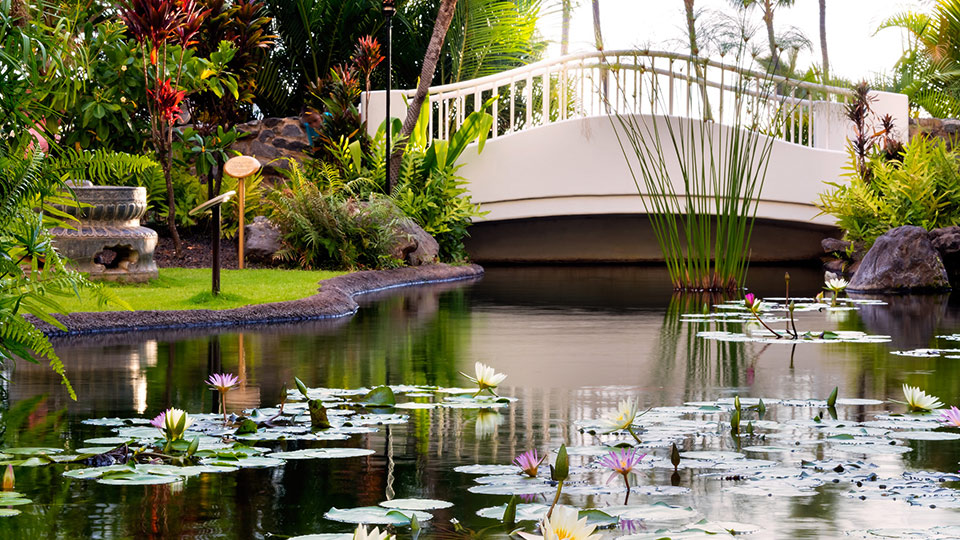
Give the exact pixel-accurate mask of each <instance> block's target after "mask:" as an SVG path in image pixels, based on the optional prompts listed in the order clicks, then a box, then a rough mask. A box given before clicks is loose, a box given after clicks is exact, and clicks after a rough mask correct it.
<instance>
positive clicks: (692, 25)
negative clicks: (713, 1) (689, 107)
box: [683, 0, 713, 120]
mask: <svg viewBox="0 0 960 540" xmlns="http://www.w3.org/2000/svg"><path fill="white" fill-rule="evenodd" d="M693 3H694V0H683V8H684V10H685V11H686V13H687V36H688V38H689V39H690V56H696V57H699V56H700V46H699V45H698V44H697V15H696V12H695V11H694V9H693ZM693 67H694V70H696V72H697V81H698V84H697V86H698V87H699V88H700V90H701V91H702V93H703V114H704V119H705V120H711V119H712V118H713V114H712V113H711V111H710V102H709V100H708V99H707V86H706V74H705V73H704V69H703V66H701V65H700V64H699V63H695V64H694V66H693Z"/></svg>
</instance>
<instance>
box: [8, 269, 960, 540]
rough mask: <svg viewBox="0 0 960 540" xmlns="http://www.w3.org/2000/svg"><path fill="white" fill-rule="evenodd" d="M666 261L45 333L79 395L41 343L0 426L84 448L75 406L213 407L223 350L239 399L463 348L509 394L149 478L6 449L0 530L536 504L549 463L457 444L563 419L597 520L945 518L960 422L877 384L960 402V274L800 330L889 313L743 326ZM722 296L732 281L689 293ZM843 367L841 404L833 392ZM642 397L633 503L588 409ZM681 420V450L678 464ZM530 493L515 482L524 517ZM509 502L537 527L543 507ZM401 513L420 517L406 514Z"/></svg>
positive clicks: (672, 523)
mask: <svg viewBox="0 0 960 540" xmlns="http://www.w3.org/2000/svg"><path fill="white" fill-rule="evenodd" d="M784 271H785V269H784V268H776V267H756V268H753V269H751V273H750V279H749V283H750V286H751V289H752V290H753V291H754V292H756V293H757V294H758V295H761V296H767V297H777V296H783V294H784V290H783V273H784ZM789 271H790V273H791V275H792V280H791V293H792V294H793V295H794V296H796V297H800V296H807V297H810V296H813V295H815V294H816V293H817V292H818V291H819V290H820V287H821V286H822V273H821V271H820V270H819V269H817V268H789ZM667 283H668V280H667V278H666V275H665V273H664V272H663V271H662V270H661V269H659V268H647V267H618V266H596V267H575V266H571V267H549V268H548V267H543V268H540V267H504V268H490V269H488V271H487V274H486V276H485V277H484V278H483V279H481V280H479V281H474V282H465V283H447V284H442V285H435V286H425V287H417V288H408V289H402V290H394V291H390V292H384V293H376V294H372V295H367V296H364V297H362V301H361V304H362V308H361V310H360V311H359V312H358V313H357V314H356V315H355V316H354V317H352V318H345V319H340V320H332V321H320V322H314V323H309V324H301V325H296V326H264V327H257V328H244V329H243V331H242V332H241V331H238V330H237V329H231V330H220V331H217V332H215V333H211V332H210V331H196V332H147V333H143V334H110V335H101V336H90V337H77V338H64V339H58V340H57V341H56V347H57V350H58V352H59V353H60V355H61V357H62V358H63V360H64V362H65V364H66V365H67V367H68V373H69V375H70V378H71V381H72V382H73V384H74V386H75V388H76V391H77V394H78V395H79V396H80V399H79V401H77V402H71V401H70V400H69V398H68V397H67V395H66V393H65V392H64V391H63V389H62V388H61V387H60V385H59V380H58V377H57V376H55V375H53V374H52V373H50V372H49V371H48V370H46V369H44V368H43V367H41V366H33V365H28V364H24V363H21V364H18V366H17V369H16V370H15V371H14V372H12V373H10V374H9V380H8V381H6V382H5V383H4V390H5V401H4V409H5V410H4V412H3V416H2V437H3V447H4V448H9V447H52V448H62V449H65V450H67V451H69V452H75V451H76V450H77V449H78V448H83V447H90V446H97V445H96V444H91V443H90V442H85V441H90V440H91V439H93V440H94V441H96V440H97V439H98V438H104V437H112V436H115V435H116V434H115V433H114V432H113V431H112V428H111V427H109V426H102V425H91V424H90V423H84V422H83V421H84V420H90V419H96V418H104V417H105V418H113V417H118V418H141V419H150V418H153V417H154V416H155V415H156V414H158V413H159V412H161V411H163V410H164V409H166V408H167V407H179V408H182V409H185V410H187V411H189V412H191V413H216V412H217V411H218V407H219V403H218V401H217V394H216V393H215V392H213V391H211V390H209V389H208V388H207V386H206V385H205V384H204V382H203V381H204V379H206V378H207V376H208V375H209V374H210V373H214V372H220V371H224V372H231V373H237V374H239V375H240V376H241V378H242V379H243V380H244V384H243V385H242V386H241V387H240V388H238V389H236V390H234V391H232V392H230V393H229V394H228V399H227V406H228V409H229V410H230V412H239V411H241V410H243V409H252V408H257V407H260V408H270V407H275V406H276V405H277V404H278V403H279V402H280V401H281V396H282V395H283V394H284V393H285V392H288V389H290V390H293V389H294V388H295V387H294V384H293V380H294V377H298V378H299V379H301V380H302V381H303V382H304V383H306V384H307V385H308V386H310V387H311V388H319V387H323V388H330V389H344V388H347V389H352V388H361V387H365V388H373V387H375V386H378V385H395V389H396V390H397V400H398V402H409V401H418V402H420V403H435V402H441V403H448V404H449V398H444V397H443V396H441V395H438V394H435V393H433V392H434V389H428V390H424V389H423V388H400V385H416V386H431V387H434V386H435V387H440V388H447V387H470V386H471V383H470V381H469V380H467V379H466V378H465V377H464V376H463V375H461V374H460V372H464V373H467V374H471V375H472V374H473V371H474V369H473V368H474V363H475V362H478V361H479V362H484V363H486V364H489V365H491V366H493V367H494V368H495V369H496V370H497V371H498V372H502V373H505V374H506V375H507V378H506V380H505V381H504V382H503V383H502V384H501V385H500V387H499V388H498V389H497V391H498V393H499V394H500V395H501V396H503V397H505V398H509V399H510V401H509V402H508V403H501V404H499V408H483V409H478V408H476V407H471V406H469V405H468V406H465V408H459V407H453V406H442V407H433V406H425V408H411V409H394V410H390V411H387V413H393V414H402V415H405V416H407V417H408V418H407V419H406V420H405V421H403V420H399V421H397V423H390V421H388V422H382V423H378V422H377V421H374V422H371V424H372V425H370V424H368V425H367V428H369V429H357V430H356V433H352V434H350V435H349V438H347V439H346V440H336V441H316V442H314V441H304V440H295V439H293V440H279V441H278V440H271V441H262V442H258V443H257V446H261V447H265V448H270V449H272V450H286V451H292V450H298V449H305V448H319V447H323V448H361V449H368V450H370V451H372V453H370V452H365V454H366V455H356V456H352V457H344V458H340V459H289V460H287V461H285V462H282V464H281V465H280V466H273V467H263V468H241V469H239V470H236V471H233V472H222V473H204V474H199V475H195V476H190V477H189V478H186V479H185V480H182V481H177V482H174V483H168V484H162V485H106V484H102V483H98V482H96V481H95V480H84V479H79V478H70V477H65V476H64V475H63V472H64V471H65V470H66V469H67V467H66V466H64V465H47V466H38V467H27V466H18V467H16V468H15V473H16V491H17V492H19V493H22V494H23V496H24V497H25V498H28V499H30V500H31V501H32V502H30V503H29V504H22V505H19V506H15V507H10V508H15V509H16V510H19V511H20V514H19V515H15V516H12V517H0V537H3V538H130V537H144V538H165V537H171V538H222V537H226V538H266V537H276V538H284V537H288V536H296V535H305V534H319V533H349V532H351V531H352V530H353V528H354V525H351V524H349V523H343V522H340V521H335V520H332V519H327V518H325V517H324V516H325V514H326V513H327V512H328V511H330V510H331V509H332V508H337V509H350V508H356V507H366V506H376V505H378V504H379V503H381V502H384V501H387V500H392V499H407V498H417V499H437V500H441V501H448V502H449V503H452V506H449V505H441V506H448V507H447V508H440V509H431V510H427V512H428V513H429V514H432V519H429V520H426V519H423V520H421V525H422V526H423V530H422V534H421V536H422V537H424V538H429V537H435V538H436V537H441V536H443V537H451V536H464V535H466V534H467V533H468V531H467V530H465V529H470V530H473V531H475V532H477V533H478V534H487V533H490V534H492V533H494V532H498V533H502V531H503V529H502V528H496V527H495V526H496V525H497V524H498V521H497V520H496V519H492V518H490V517H484V516H490V515H498V513H499V510H497V509H496V508H494V507H498V506H501V505H504V504H506V503H507V501H508V500H509V499H510V496H511V495H510V494H511V493H516V494H519V495H521V497H520V498H521V499H522V500H521V502H522V503H523V504H524V505H536V504H540V505H544V504H545V505H549V504H550V502H551V500H552V498H553V492H554V487H553V486H552V485H551V484H550V483H549V481H548V480H547V479H546V478H541V479H537V480H530V481H525V483H523V484H522V485H521V480H522V479H521V478H520V477H519V476H517V475H516V474H515V472H514V470H513V469H510V468H506V467H501V468H470V467H468V466H471V465H510V463H511V461H512V460H513V459H514V457H515V456H517V455H518V454H520V453H521V452H524V451H526V450H530V449H536V450H538V451H539V452H540V454H544V453H547V455H548V457H547V462H552V461H553V460H554V458H555V456H556V453H555V451H556V450H557V449H558V448H559V447H560V445H561V444H562V443H565V444H566V445H567V447H569V450H570V465H571V473H572V474H571V480H570V482H569V483H568V485H567V487H566V488H565V490H564V493H563V494H562V496H561V499H560V503H561V504H563V505H568V506H573V507H578V508H599V509H601V510H603V509H607V511H608V514H610V515H612V516H614V521H615V522H616V523H615V524H614V525H613V526H610V527H608V528H604V529H603V530H602V531H601V532H602V533H603V534H604V535H607V536H608V537H610V538H613V537H618V536H623V535H628V534H629V535H633V537H635V538H646V537H650V538H656V537H661V536H672V537H676V538H681V537H682V538H688V537H690V538H693V537H698V535H700V536H704V533H702V532H698V530H712V531H720V532H723V530H724V529H730V530H733V531H737V532H744V533H745V532H754V533H755V534H753V535H752V536H748V538H750V537H753V538H824V537H838V536H843V535H844V534H846V533H849V534H850V535H851V536H852V537H876V535H881V534H886V535H892V536H893V537H898V535H900V536H902V537H907V536H904V535H907V534H914V533H916V534H918V535H919V537H937V536H935V535H937V534H939V535H940V536H939V537H943V538H948V537H960V476H954V475H955V474H956V473H957V469H958V460H960V440H952V439H953V438H957V436H956V432H955V431H951V430H950V429H945V428H938V425H937V423H936V422H934V421H933V420H932V419H933V418H935V417H936V416H935V415H926V416H920V415H904V413H905V412H906V408H905V406H903V405H901V404H898V403H894V402H891V401H890V400H902V399H903V394H902V391H901V386H902V384H903V383H909V384H910V385H913V386H919V387H920V388H922V389H924V390H925V391H927V392H928V393H930V394H933V395H935V396H938V397H940V398H941V399H942V400H943V401H944V403H946V404H947V405H952V404H957V403H958V402H960V358H958V357H957V356H958V355H960V350H957V349H960V341H958V337H957V335H958V334H960V305H958V304H957V303H956V300H957V299H956V298H955V299H954V301H951V299H950V298H949V297H947V296H943V295H941V296H907V297H890V298H884V299H883V300H884V302H862V303H857V304H850V306H851V307H852V308H854V309H826V308H823V307H822V306H820V308H819V309H809V310H800V309H798V311H797V313H796V319H797V323H796V324H797V326H798V328H799V329H800V330H801V332H802V331H805V330H812V331H816V332H818V333H819V332H823V331H826V330H839V331H841V333H840V335H841V336H846V335H848V334H845V333H844V332H862V333H863V335H865V336H869V337H872V338H878V337H879V336H888V338H878V339H875V340H860V341H864V342H843V340H827V342H825V343H818V342H813V340H801V341H800V342H792V343H786V341H787V340H766V341H762V342H755V341H741V340H738V339H736V337H734V338H733V339H732V340H731V338H730V336H729V335H726V334H724V335H719V334H717V333H716V332H717V331H728V332H732V333H734V334H736V333H739V332H742V331H743V329H744V327H745V325H744V324H743V323H742V322H737V321H732V322H731V321H730V320H726V322H724V320H725V319H723V317H726V316H727V315H724V314H727V313H730V312H731V311H732V312H736V313H740V312H739V311H737V310H734V309H732V308H731V306H732V304H730V303H727V304H724V299H721V298H710V297H704V296H688V297H674V296H671V294H670V291H669V290H667V286H666V284H667ZM358 300H360V299H358ZM711 305H718V306H721V307H720V308H709V309H708V311H710V312H711V313H713V315H711V316H710V317H702V316H700V317H697V314H702V313H703V312H704V306H711ZM741 305H742V302H741ZM842 305H847V304H846V303H843V304H842ZM736 313H735V314H736ZM684 314H693V315H694V316H692V317H691V316H683V315H684ZM737 316H739V315H737ZM782 316H783V313H779V314H777V313H773V314H772V317H774V318H772V319H771V322H770V324H771V325H772V326H774V328H775V329H780V328H785V326H786V324H787V323H786V322H785V321H784V320H783V319H782ZM776 317H781V318H776ZM750 328H751V331H752V332H754V333H755V332H757V331H759V328H760V327H759V326H751V327H750ZM700 332H713V333H712V334H710V333H708V334H707V335H706V337H704V336H703V335H700V336H698V333H700ZM818 335H819V334H818ZM849 335H853V334H849ZM718 336H719V337H721V339H719V340H717V339H707V337H714V338H715V337H718ZM724 336H726V337H724ZM937 336H945V337H937ZM834 387H838V388H839V397H840V399H839V400H838V402H837V407H836V416H837V418H836V419H833V418H831V416H830V415H829V414H828V411H827V408H826V407H825V403H823V401H822V400H825V399H827V397H828V396H829V395H830V393H831V391H832V390H833V388H834ZM321 392H322V391H321ZM408 394H412V395H411V396H409V397H408V396H407V395H408ZM290 396H291V400H292V399H293V397H295V392H294V393H290ZM418 396H419V397H418ZM735 396H738V397H739V398H741V400H742V406H741V407H742V413H741V414H742V418H743V420H742V422H741V428H740V433H741V434H740V435H739V437H733V436H732V435H731V430H730V421H731V416H732V413H733V399H734V397H735ZM631 397H635V398H637V399H639V402H640V408H641V411H643V410H646V409H648V408H652V410H650V411H649V412H648V413H646V414H645V415H643V416H640V417H638V419H637V424H638V430H639V429H641V427H642V430H641V432H640V433H638V435H639V436H640V438H641V440H642V441H643V444H644V446H642V450H643V451H644V452H646V453H647V454H649V456H648V457H646V458H645V459H644V460H643V461H642V462H641V465H640V466H638V470H637V471H636V474H635V475H633V476H632V479H631V484H632V485H633V486H634V488H633V490H632V491H631V492H630V497H629V505H630V506H631V508H628V509H624V508H623V507H622V505H623V503H624V498H625V496H626V494H627V492H626V491H625V490H624V488H623V481H622V479H620V478H619V477H616V478H613V479H610V480H609V482H607V480H608V476H609V471H604V470H602V469H601V468H600V467H599V465H597V459H598V458H599V457H600V456H601V455H602V454H604V453H605V452H606V451H605V450H604V449H603V448H602V447H601V446H600V445H601V444H615V443H616V442H617V441H622V442H626V441H628V440H630V439H629V436H628V435H625V434H612V435H606V434H603V433H602V431H603V430H601V429H599V428H598V420H599V419H600V418H602V417H603V416H604V415H606V414H608V413H610V412H611V411H614V410H616V408H617V406H618V403H619V402H620V401H621V400H623V399H626V398H631ZM747 398H762V399H763V400H764V404H765V408H766V411H765V413H764V414H763V417H762V419H761V418H760V414H759V412H758V411H756V410H753V409H751V408H750V406H751V405H755V404H757V401H756V400H750V399H747ZM445 400H446V401H445ZM504 401H506V400H504ZM684 404H687V405H685V406H684ZM288 405H291V406H294V404H293V402H292V401H291V402H289V403H288ZM426 407H431V408H426ZM380 412H383V411H380ZM356 418H358V419H359V418H360V417H359V416H357V417H356ZM376 418H379V419H381V420H389V419H396V418H397V417H396V416H381V417H376ZM391 421H392V420H391ZM351 425H358V426H359V425H361V423H360V422H359V421H357V422H355V423H354V424H351ZM934 428H936V429H934ZM918 433H919V435H917V434H918ZM931 433H932V434H935V435H930V434H931ZM106 440H109V439H106ZM673 443H676V444H677V445H678V447H679V450H680V451H682V452H683V454H682V456H683V459H682V460H681V465H680V467H679V469H678V470H677V471H676V473H675V472H674V468H673V466H672V465H671V464H670V455H671V445H672V444H673ZM547 462H545V463H544V465H543V466H542V467H541V469H543V470H542V471H541V476H542V475H544V474H548V473H547V472H546V469H547V467H546V464H547ZM464 467H466V468H464ZM70 468H75V466H70ZM497 473H508V474H497ZM955 490H958V491H955ZM2 506H3V505H2V501H0V507H2ZM538 508H540V507H537V506H521V511H520V512H519V515H518V518H523V517H525V516H526V515H527V514H530V515H538V514H537V512H538V511H539V512H542V508H540V509H539V510H538ZM484 509H486V510H484ZM478 512H480V513H481V514H483V516H481V515H478ZM617 515H619V516H620V518H619V519H617V518H616V516H617ZM427 517H430V516H427ZM451 519H455V520H457V522H458V523H459V525H458V526H456V527H455V526H454V525H453V524H451ZM520 526H524V527H526V530H527V531H531V532H532V531H533V522H532V521H526V522H524V521H521V522H520ZM953 526H956V527H953ZM459 527H463V528H465V529H464V530H461V529H460V528H459ZM490 527H494V528H492V529H489V530H485V529H487V528H490ZM952 527H953V528H952ZM397 530H398V532H399V533H400V535H401V537H405V538H409V530H410V529H409V528H404V527H398V529H397ZM662 531H674V532H662ZM677 531H686V532H684V533H682V534H680V533H678V532H677ZM684 535H685V536H684ZM871 535H874V536H871ZM705 537H710V536H709V535H707V536H705Z"/></svg>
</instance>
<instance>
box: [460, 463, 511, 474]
mask: <svg viewBox="0 0 960 540" xmlns="http://www.w3.org/2000/svg"><path fill="white" fill-rule="evenodd" d="M453 470H454V471H455V472H458V473H464V474H477V475H483V476H486V475H491V474H516V473H517V472H519V471H520V469H518V468H517V466H516V465H461V466H459V467H454V469H453Z"/></svg>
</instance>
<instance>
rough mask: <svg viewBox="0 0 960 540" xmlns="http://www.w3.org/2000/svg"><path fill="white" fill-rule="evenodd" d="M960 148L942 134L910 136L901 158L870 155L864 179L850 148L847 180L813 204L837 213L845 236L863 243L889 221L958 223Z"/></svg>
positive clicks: (934, 224) (894, 223)
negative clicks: (940, 136)
mask: <svg viewBox="0 0 960 540" xmlns="http://www.w3.org/2000/svg"><path fill="white" fill-rule="evenodd" d="M958 160H960V153H958V152H955V151H952V150H948V149H947V145H946V143H945V142H944V141H943V140H941V139H936V138H927V137H923V136H917V137H914V138H913V140H911V141H910V143H909V144H907V145H906V147H905V148H904V151H903V154H902V155H901V159H900V160H896V159H894V160H889V159H886V157H885V156H883V155H874V156H873V157H872V158H871V159H870V163H869V166H870V170H871V171H872V176H871V178H870V179H869V180H864V179H863V178H862V177H861V176H860V175H859V174H858V173H857V168H856V163H855V158H854V156H853V155H852V154H851V166H850V167H848V168H847V170H848V171H849V173H848V174H847V175H846V179H847V181H846V182H828V185H830V186H831V187H832V189H830V190H829V191H827V192H826V193H823V194H821V195H820V201H819V203H818V205H817V206H818V207H819V208H820V211H821V212H822V213H824V214H830V215H832V216H834V217H836V218H837V224H838V225H839V226H840V228H842V229H843V230H844V231H845V234H846V238H847V239H849V240H851V241H854V242H863V243H864V244H865V246H866V247H867V248H869V247H870V246H871V245H873V242H874V240H876V239H877V237H878V236H880V235H881V234H883V233H885V232H887V231H888V230H889V229H891V228H894V227H900V226H902V225H917V226H919V227H923V228H925V229H927V230H930V229H936V228H939V227H947V226H951V225H960V172H958V165H960V161H958Z"/></svg>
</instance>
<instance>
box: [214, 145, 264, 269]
mask: <svg viewBox="0 0 960 540" xmlns="http://www.w3.org/2000/svg"><path fill="white" fill-rule="evenodd" d="M259 170H260V162H259V161H257V158H254V157H250V156H236V157H232V158H230V159H228V160H227V162H226V163H224V164H223V172H225V173H227V174H229V175H230V176H232V177H234V178H236V179H237V191H238V192H239V196H238V197H239V198H238V200H237V210H238V212H237V214H238V217H239V218H240V228H239V233H240V238H239V244H238V245H237V266H238V267H239V268H241V269H242V268H243V222H244V217H245V216H244V209H245V208H244V206H245V203H246V198H247V186H246V180H247V178H249V177H251V176H253V175H254V174H256V173H257V171H259Z"/></svg>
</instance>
